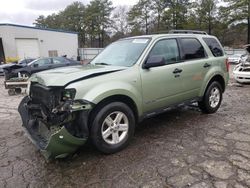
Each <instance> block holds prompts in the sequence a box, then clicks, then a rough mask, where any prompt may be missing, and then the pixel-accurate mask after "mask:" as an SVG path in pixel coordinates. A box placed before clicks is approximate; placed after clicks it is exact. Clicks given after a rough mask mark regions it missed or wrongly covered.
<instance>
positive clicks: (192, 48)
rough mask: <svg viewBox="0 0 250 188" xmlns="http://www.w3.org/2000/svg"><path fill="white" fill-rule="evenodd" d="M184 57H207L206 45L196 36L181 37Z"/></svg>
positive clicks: (190, 58) (189, 58) (185, 58)
mask: <svg viewBox="0 0 250 188" xmlns="http://www.w3.org/2000/svg"><path fill="white" fill-rule="evenodd" d="M180 41H181V48H182V53H183V54H182V59H183V60H192V59H201V58H205V57H206V52H205V50H204V47H203V46H202V45H201V43H200V41H199V40H198V39H196V38H181V39H180Z"/></svg>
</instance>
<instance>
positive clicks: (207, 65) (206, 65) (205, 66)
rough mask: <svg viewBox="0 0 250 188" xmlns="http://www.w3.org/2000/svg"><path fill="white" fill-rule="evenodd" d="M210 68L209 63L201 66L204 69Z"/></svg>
mask: <svg viewBox="0 0 250 188" xmlns="http://www.w3.org/2000/svg"><path fill="white" fill-rule="evenodd" d="M210 66H211V64H209V63H205V64H204V65H203V67H204V68H207V67H210Z"/></svg>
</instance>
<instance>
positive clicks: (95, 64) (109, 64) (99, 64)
mask: <svg viewBox="0 0 250 188" xmlns="http://www.w3.org/2000/svg"><path fill="white" fill-rule="evenodd" d="M95 65H110V64H108V63H95Z"/></svg>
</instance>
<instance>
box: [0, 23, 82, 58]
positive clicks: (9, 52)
mask: <svg viewBox="0 0 250 188" xmlns="http://www.w3.org/2000/svg"><path fill="white" fill-rule="evenodd" d="M77 48H78V36H77V33H76V32H70V31H62V30H55V29H43V28H37V27H30V26H22V25H15V24H0V60H1V59H4V58H5V59H8V58H18V59H20V58H37V57H48V56H62V55H67V57H68V58H74V59H76V57H77Z"/></svg>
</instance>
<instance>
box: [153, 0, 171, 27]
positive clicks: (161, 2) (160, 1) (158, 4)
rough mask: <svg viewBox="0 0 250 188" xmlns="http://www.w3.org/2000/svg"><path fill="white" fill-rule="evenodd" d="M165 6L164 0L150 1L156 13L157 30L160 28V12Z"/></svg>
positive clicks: (161, 12)
mask: <svg viewBox="0 0 250 188" xmlns="http://www.w3.org/2000/svg"><path fill="white" fill-rule="evenodd" d="M166 7H167V3H166V1H165V0H153V1H152V8H153V11H154V13H155V14H156V21H157V28H156V30H157V32H159V31H160V30H161V27H160V26H161V18H162V14H163V12H164V10H165V8H166Z"/></svg>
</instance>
